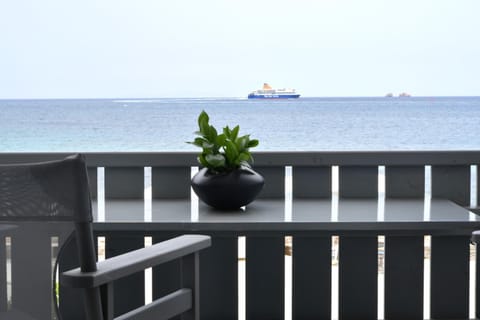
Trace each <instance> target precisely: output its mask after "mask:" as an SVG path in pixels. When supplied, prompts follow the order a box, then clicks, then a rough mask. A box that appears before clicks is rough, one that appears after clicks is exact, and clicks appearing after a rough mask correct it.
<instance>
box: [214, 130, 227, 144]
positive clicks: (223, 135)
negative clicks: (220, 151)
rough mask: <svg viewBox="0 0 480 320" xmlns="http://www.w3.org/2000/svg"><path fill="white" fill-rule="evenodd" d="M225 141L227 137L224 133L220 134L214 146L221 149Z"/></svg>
mask: <svg viewBox="0 0 480 320" xmlns="http://www.w3.org/2000/svg"><path fill="white" fill-rule="evenodd" d="M225 141H227V136H226V135H225V133H222V134H219V135H218V136H217V139H216V140H215V144H217V145H218V146H219V147H221V146H224V145H225Z"/></svg>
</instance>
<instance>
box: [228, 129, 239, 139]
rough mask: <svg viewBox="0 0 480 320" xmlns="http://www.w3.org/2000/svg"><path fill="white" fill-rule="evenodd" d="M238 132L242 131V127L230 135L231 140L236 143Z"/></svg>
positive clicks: (233, 130)
mask: <svg viewBox="0 0 480 320" xmlns="http://www.w3.org/2000/svg"><path fill="white" fill-rule="evenodd" d="M238 131H240V126H236V127H235V128H233V129H232V132H231V133H230V140H232V141H235V140H236V139H237V136H238Z"/></svg>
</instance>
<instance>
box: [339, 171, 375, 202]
mask: <svg viewBox="0 0 480 320" xmlns="http://www.w3.org/2000/svg"><path fill="white" fill-rule="evenodd" d="M339 184H340V185H339V195H340V197H341V198H376V197H378V166H340V167H339Z"/></svg>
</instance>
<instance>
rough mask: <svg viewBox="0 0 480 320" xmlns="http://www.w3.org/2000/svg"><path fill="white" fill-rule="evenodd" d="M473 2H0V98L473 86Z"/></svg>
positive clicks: (432, 90)
mask: <svg viewBox="0 0 480 320" xmlns="http://www.w3.org/2000/svg"><path fill="white" fill-rule="evenodd" d="M479 13H480V1H478V0H448V1H447V0H402V1H388V0H344V1H342V0H338V1H335V0H316V1H314V0H291V1H290V0H289V1H287V0H241V1H240V0H238V1H233V0H172V1H167V0H129V1H125V0H82V1H68V0H67V1H66V0H0V99H2V98H3V99H5V98H116V97H124V98H127V97H129V98H145V97H159V98H161V97H243V96H246V95H247V94H248V92H249V91H251V90H254V89H257V88H260V87H261V85H262V84H263V82H268V83H270V84H271V85H272V86H273V87H293V88H296V89H297V90H298V91H299V92H300V93H301V94H302V95H303V96H320V97H324V96H383V95H385V94H386V93H387V92H392V93H394V94H395V95H396V94H398V93H400V92H403V91H405V92H409V93H411V94H412V95H415V96H428V95H436V96H448V95H476V96H478V95H480V81H479V80H478V76H479V74H480V41H479V38H480V19H479V18H478V16H479Z"/></svg>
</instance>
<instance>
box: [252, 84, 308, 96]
mask: <svg viewBox="0 0 480 320" xmlns="http://www.w3.org/2000/svg"><path fill="white" fill-rule="evenodd" d="M299 97H300V94H298V93H296V92H295V89H273V88H272V87H271V86H270V85H269V84H268V83H264V84H263V88H262V89H259V90H255V91H252V92H250V94H249V95H248V99H296V98H299Z"/></svg>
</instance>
